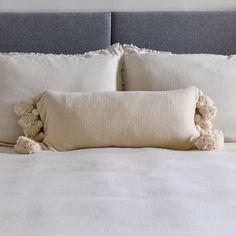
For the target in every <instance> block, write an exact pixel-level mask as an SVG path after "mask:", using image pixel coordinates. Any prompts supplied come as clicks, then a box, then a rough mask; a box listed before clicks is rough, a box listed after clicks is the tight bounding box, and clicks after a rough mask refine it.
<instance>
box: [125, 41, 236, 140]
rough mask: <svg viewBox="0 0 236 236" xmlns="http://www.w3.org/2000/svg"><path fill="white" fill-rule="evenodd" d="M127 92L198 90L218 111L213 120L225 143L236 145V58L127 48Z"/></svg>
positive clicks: (127, 46) (233, 56) (129, 46)
mask: <svg viewBox="0 0 236 236" xmlns="http://www.w3.org/2000/svg"><path fill="white" fill-rule="evenodd" d="M124 49H125V61H124V81H125V89H126V90H127V91H136V90H137V91H139V90H158V91H163V90H170V89H179V88H185V87H188V86H196V87H198V88H199V89H201V90H203V91H204V93H206V94H207V95H209V96H210V97H211V98H212V99H213V100H214V101H215V104H216V107H217V108H218V116H217V117H216V119H215V120H214V125H215V127H216V128H218V129H221V130H223V132H224V135H225V140H226V141H236V109H235V102H236V56H235V55H232V56H222V55H210V54H180V55H177V54H171V53H162V52H157V51H152V50H145V49H138V48H137V47H134V46H131V45H125V46H124Z"/></svg>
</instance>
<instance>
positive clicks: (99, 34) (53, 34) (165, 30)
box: [0, 12, 236, 54]
mask: <svg viewBox="0 0 236 236" xmlns="http://www.w3.org/2000/svg"><path fill="white" fill-rule="evenodd" d="M116 42H120V43H133V44H136V45H137V46H140V47H146V48H152V49H157V50H161V51H171V52H174V53H214V54H236V12H114V13H0V51H1V52H10V51H11V52H12V51H14V52H43V53H65V54H75V53H83V52H86V51H91V50H96V49H100V48H106V47H108V46H109V45H110V44H111V43H116Z"/></svg>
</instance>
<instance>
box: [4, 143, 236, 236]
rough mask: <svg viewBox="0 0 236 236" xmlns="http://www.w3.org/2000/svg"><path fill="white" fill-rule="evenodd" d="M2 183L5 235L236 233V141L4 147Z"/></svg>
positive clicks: (207, 235)
mask: <svg viewBox="0 0 236 236" xmlns="http://www.w3.org/2000/svg"><path fill="white" fill-rule="evenodd" d="M0 183H1V188H0V225H1V227H0V235H2V236H16V235H17V236H32V235H33V236H42V235H43V236H52V235H55V236H78V235H81V236H95V235H96V236H111V235H112V236H157V235H160V236H183V235H184V236H186V235H188V236H190V235H191V236H199V235H201V236H213V235H214V236H226V235H227V236H233V235H236V224H235V219H236V209H235V206H236V185H235V183H236V144H231V143H226V144H225V147H224V149H223V150H222V151H219V152H198V151H172V150H165V149H155V148H139V149H138V148H136V149H129V148H107V149H103V148H100V149H84V150H79V151H78V150H77V151H71V152H47V151H43V152H41V153H39V154H35V155H32V156H26V155H20V154H15V151H14V149H9V148H2V147H0ZM13 226H14V227H13Z"/></svg>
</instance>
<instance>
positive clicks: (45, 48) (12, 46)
mask: <svg viewBox="0 0 236 236" xmlns="http://www.w3.org/2000/svg"><path fill="white" fill-rule="evenodd" d="M110 34H111V13H1V14H0V51H1V52H42V53H57V54H60V53H64V54H76V53H83V52H86V51H90V50H96V49H101V48H106V47H108V46H109V45H110V39H111V35H110Z"/></svg>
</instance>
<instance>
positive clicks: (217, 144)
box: [194, 130, 224, 151]
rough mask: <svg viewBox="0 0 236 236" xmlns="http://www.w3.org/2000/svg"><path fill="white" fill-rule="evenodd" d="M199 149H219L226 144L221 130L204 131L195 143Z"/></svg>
mask: <svg viewBox="0 0 236 236" xmlns="http://www.w3.org/2000/svg"><path fill="white" fill-rule="evenodd" d="M194 145H195V147H196V148H197V149H198V150H205V151H211V150H219V149H221V148H222V147H223V145H224V135H223V132H222V131H220V130H213V131H211V132H206V133H202V134H201V135H200V137H199V138H198V139H197V140H196V141H195V143H194Z"/></svg>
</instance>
